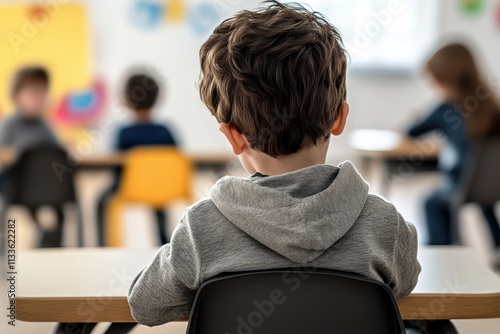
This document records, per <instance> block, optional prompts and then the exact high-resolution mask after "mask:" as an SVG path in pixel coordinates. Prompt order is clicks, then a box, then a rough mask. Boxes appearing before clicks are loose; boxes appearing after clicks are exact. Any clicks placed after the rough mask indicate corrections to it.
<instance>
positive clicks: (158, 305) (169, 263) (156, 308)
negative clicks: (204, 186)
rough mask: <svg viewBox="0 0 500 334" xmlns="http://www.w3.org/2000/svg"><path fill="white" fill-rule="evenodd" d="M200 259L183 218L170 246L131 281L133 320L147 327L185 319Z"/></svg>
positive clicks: (191, 301) (185, 219)
mask: <svg viewBox="0 0 500 334" xmlns="http://www.w3.org/2000/svg"><path fill="white" fill-rule="evenodd" d="M199 273H200V256H199V252H198V248H197V247H196V245H195V242H194V239H193V235H192V233H191V230H190V228H189V224H188V223H187V218H186V214H185V215H184V216H183V218H182V219H181V221H180V222H179V224H178V225H177V227H176V229H175V231H174V233H173V235H172V242H171V243H170V244H166V245H164V246H163V247H162V248H160V250H159V251H158V253H157V254H156V256H155V258H154V259H153V261H152V262H151V263H150V264H149V265H148V266H147V267H146V268H145V269H144V270H143V271H141V272H140V273H139V274H138V275H137V277H136V278H135V279H134V281H133V283H132V285H131V287H130V290H129V294H128V302H129V305H130V310H131V312H132V316H133V317H134V319H135V320H136V321H137V322H138V323H140V324H142V325H147V326H156V325H161V324H164V323H166V322H169V321H173V320H177V319H179V318H182V317H187V316H188V315H189V312H190V310H191V305H192V303H193V300H194V296H195V294H196V290H197V289H198V287H199V285H200V275H199Z"/></svg>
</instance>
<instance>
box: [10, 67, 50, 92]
mask: <svg viewBox="0 0 500 334" xmlns="http://www.w3.org/2000/svg"><path fill="white" fill-rule="evenodd" d="M49 81H50V79H49V73H48V72H47V70H46V69H45V68H43V67H41V66H28V67H23V68H21V69H19V70H18V71H17V72H16V74H14V78H13V80H12V96H14V95H16V94H17V92H19V90H21V88H23V87H25V86H27V85H29V84H32V83H41V84H43V85H45V86H46V87H47V88H48V86H49Z"/></svg>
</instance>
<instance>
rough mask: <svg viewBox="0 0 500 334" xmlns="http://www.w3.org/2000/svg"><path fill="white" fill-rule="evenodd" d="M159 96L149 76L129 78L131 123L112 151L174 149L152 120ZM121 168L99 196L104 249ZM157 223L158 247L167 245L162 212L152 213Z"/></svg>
mask: <svg viewBox="0 0 500 334" xmlns="http://www.w3.org/2000/svg"><path fill="white" fill-rule="evenodd" d="M158 94H159V87H158V84H157V82H156V81H155V80H154V79H153V78H152V77H150V76H148V75H144V74H137V75H133V76H131V77H130V78H129V79H128V81H127V84H126V85H125V101H126V103H127V106H128V107H129V108H130V109H131V110H133V111H134V116H135V120H134V122H133V124H130V125H128V126H125V127H123V128H122V129H121V130H120V131H119V133H118V137H117V141H116V144H115V149H116V150H117V151H127V150H130V149H132V148H134V147H137V146H152V145H163V146H177V141H176V140H175V138H174V136H173V135H172V133H171V131H170V130H169V129H168V128H167V127H166V126H165V125H163V124H157V123H154V122H153V120H152V119H151V110H152V108H153V106H154V105H155V103H156V100H157V98H158ZM120 175H121V169H120V168H118V169H117V170H116V171H115V178H114V181H113V184H112V185H111V187H110V188H109V189H108V190H106V191H105V192H104V193H103V194H102V195H101V198H100V200H99V202H98V205H97V222H98V230H99V245H100V246H104V240H105V236H104V231H105V228H104V226H105V224H104V217H105V211H106V210H105V209H106V203H107V200H108V199H109V198H110V197H111V196H112V195H113V194H114V193H115V192H116V191H117V189H118V185H119V182H120ZM155 216H156V220H157V224H158V233H159V235H160V241H161V244H162V245H163V244H166V243H167V242H168V236H167V230H166V223H167V218H166V215H165V211H163V210H155Z"/></svg>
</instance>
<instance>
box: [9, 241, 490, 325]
mask: <svg viewBox="0 0 500 334" xmlns="http://www.w3.org/2000/svg"><path fill="white" fill-rule="evenodd" d="M155 253H156V250H123V249H122V250H120V249H65V250H34V251H24V252H21V253H19V254H18V258H19V259H18V287H17V288H18V293H19V295H18V298H16V311H17V313H16V317H17V319H18V320H22V321H36V322H131V321H133V319H132V317H131V315H130V310H129V306H128V303H127V299H126V295H127V290H128V287H129V285H130V282H131V281H132V279H133V277H134V275H135V274H136V273H137V272H138V271H139V270H140V269H141V268H143V267H144V266H145V265H146V264H147V263H148V262H149V261H150V260H151V259H152V258H153V256H154V254H155ZM419 259H420V262H421V264H422V267H423V270H422V273H421V275H420V279H419V283H418V285H417V287H416V289H415V291H414V292H413V293H412V294H411V295H410V296H409V297H407V298H406V299H404V300H401V301H400V302H399V307H400V310H401V313H402V316H403V318H404V319H477V318H500V277H498V276H496V275H495V274H494V273H493V272H492V271H490V270H489V269H488V268H487V267H485V266H484V265H483V264H482V263H481V262H480V260H479V259H478V257H477V255H476V253H475V252H474V251H473V250H471V249H468V248H460V247H448V248H443V247H432V248H430V247H422V248H421V249H420V251H419Z"/></svg>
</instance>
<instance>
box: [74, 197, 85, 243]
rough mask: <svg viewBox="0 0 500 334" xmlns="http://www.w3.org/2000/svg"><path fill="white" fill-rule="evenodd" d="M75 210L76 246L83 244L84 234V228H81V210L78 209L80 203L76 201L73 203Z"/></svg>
mask: <svg viewBox="0 0 500 334" xmlns="http://www.w3.org/2000/svg"><path fill="white" fill-rule="evenodd" d="M75 212H76V228H77V232H76V233H77V243H78V247H84V246H85V236H84V228H83V217H82V210H81V209H80V205H78V202H76V203H75Z"/></svg>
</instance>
